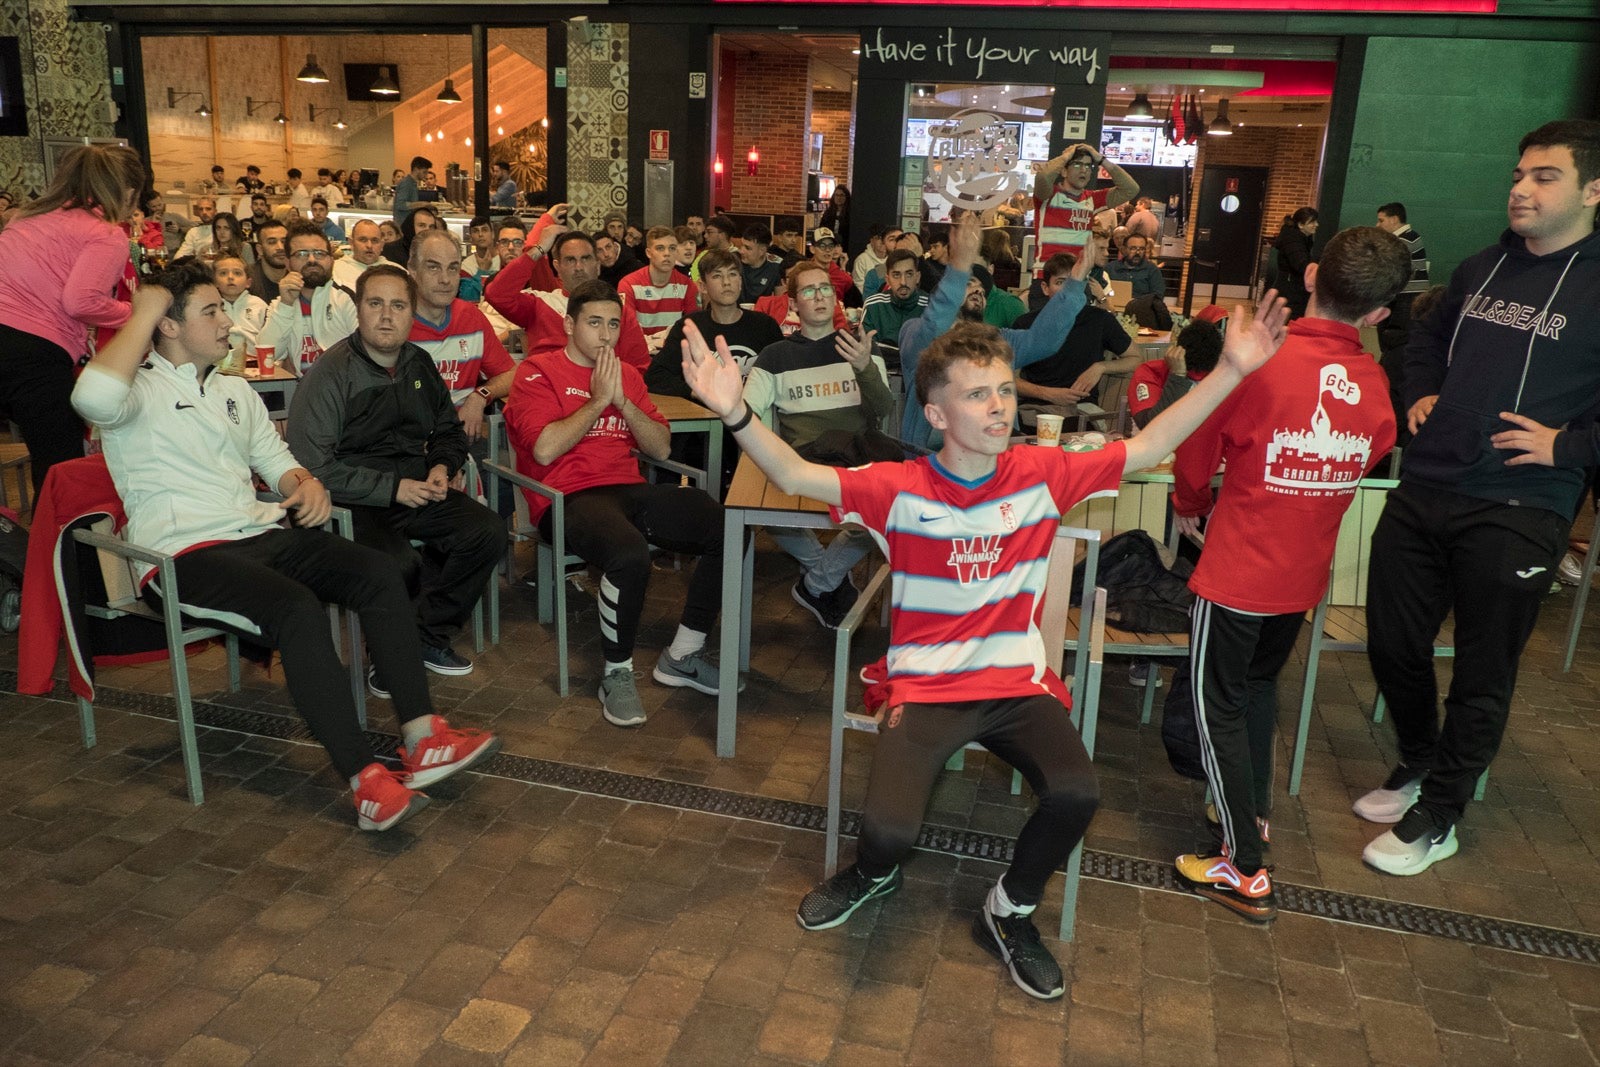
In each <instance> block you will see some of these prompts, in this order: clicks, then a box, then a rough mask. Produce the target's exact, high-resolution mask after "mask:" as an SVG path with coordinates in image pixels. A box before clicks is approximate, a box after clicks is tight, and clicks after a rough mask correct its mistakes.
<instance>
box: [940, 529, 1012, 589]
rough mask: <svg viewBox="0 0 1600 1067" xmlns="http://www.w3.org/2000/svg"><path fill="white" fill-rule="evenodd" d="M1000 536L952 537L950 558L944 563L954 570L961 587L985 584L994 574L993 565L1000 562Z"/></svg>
mask: <svg viewBox="0 0 1600 1067" xmlns="http://www.w3.org/2000/svg"><path fill="white" fill-rule="evenodd" d="M1002 551H1003V549H1001V547H1000V534H991V535H990V536H988V537H973V538H966V537H952V538H951V539H950V558H949V559H948V560H946V561H945V563H946V564H948V565H949V566H951V567H954V568H955V571H956V577H957V578H959V579H960V580H961V584H962V585H971V584H972V583H973V582H986V581H988V580H989V576H990V575H992V574H993V573H994V565H995V564H996V563H999V562H1000V553H1001V552H1002Z"/></svg>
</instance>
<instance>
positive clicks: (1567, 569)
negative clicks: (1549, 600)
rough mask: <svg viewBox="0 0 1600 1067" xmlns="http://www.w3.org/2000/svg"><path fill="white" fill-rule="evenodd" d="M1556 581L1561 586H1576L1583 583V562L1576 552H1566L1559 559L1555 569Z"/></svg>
mask: <svg viewBox="0 0 1600 1067" xmlns="http://www.w3.org/2000/svg"><path fill="white" fill-rule="evenodd" d="M1556 581H1558V582H1560V583H1561V584H1562V585H1578V584H1580V583H1581V582H1582V581H1583V560H1582V559H1580V558H1579V556H1578V554H1577V553H1576V552H1568V553H1567V554H1566V555H1565V556H1562V557H1561V563H1560V564H1559V565H1557V567H1556Z"/></svg>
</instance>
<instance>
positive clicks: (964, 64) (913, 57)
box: [861, 27, 1111, 85]
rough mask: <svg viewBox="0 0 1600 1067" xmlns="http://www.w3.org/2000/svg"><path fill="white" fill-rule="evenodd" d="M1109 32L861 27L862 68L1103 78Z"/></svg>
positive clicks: (902, 74) (958, 77) (1042, 81)
mask: <svg viewBox="0 0 1600 1067" xmlns="http://www.w3.org/2000/svg"><path fill="white" fill-rule="evenodd" d="M1110 46H1111V37H1110V35H1109V34H1076V33H1065V32H1063V33H1058V34H1057V33H1016V32H1006V31H996V30H956V29H951V28H949V27H945V28H943V29H907V28H902V27H879V28H877V29H867V30H863V31H862V33H861V73H862V74H863V75H865V76H871V75H873V74H877V75H880V76H884V77H899V78H906V79H912V80H914V79H918V78H926V79H933V78H937V79H940V80H942V81H1008V80H1009V81H1014V82H1026V83H1032V84H1035V85H1065V84H1070V83H1072V82H1081V83H1083V84H1086V85H1093V84H1096V83H1098V82H1101V81H1103V78H1102V75H1104V73H1105V68H1106V65H1107V63H1108V62H1109V61H1110V55H1109V51H1108V50H1109V48H1110Z"/></svg>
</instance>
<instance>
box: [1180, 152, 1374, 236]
mask: <svg viewBox="0 0 1600 1067" xmlns="http://www.w3.org/2000/svg"><path fill="white" fill-rule="evenodd" d="M1322 140H1323V127H1321V126H1306V127H1299V126H1246V127H1242V128H1241V127H1238V126H1235V127H1234V132H1233V136H1231V137H1202V138H1200V151H1199V154H1198V156H1197V157H1196V159H1195V167H1194V185H1193V192H1194V194H1195V195H1194V196H1192V197H1191V198H1190V203H1189V226H1188V236H1187V238H1185V241H1184V252H1185V254H1189V253H1192V252H1193V251H1194V232H1195V219H1196V217H1197V215H1198V213H1199V195H1198V194H1199V192H1200V182H1201V179H1202V178H1203V177H1204V175H1205V168H1206V164H1207V163H1208V162H1209V163H1211V164H1214V165H1216V166H1219V167H1220V166H1228V167H1266V168H1267V197H1266V202H1265V204H1264V205H1263V207H1262V212H1261V235H1262V236H1263V237H1269V238H1270V237H1276V236H1277V235H1278V229H1279V227H1281V226H1282V225H1283V217H1284V216H1285V215H1292V214H1294V212H1295V211H1297V210H1298V209H1300V208H1303V207H1307V206H1309V207H1316V206H1317V185H1318V183H1319V182H1320V180H1321V162H1322ZM1365 221H1366V220H1365V219H1364V218H1358V219H1357V220H1356V223H1360V222H1365ZM1353 224H1354V223H1353Z"/></svg>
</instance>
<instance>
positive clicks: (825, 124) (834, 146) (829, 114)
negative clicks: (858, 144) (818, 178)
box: [811, 89, 856, 185]
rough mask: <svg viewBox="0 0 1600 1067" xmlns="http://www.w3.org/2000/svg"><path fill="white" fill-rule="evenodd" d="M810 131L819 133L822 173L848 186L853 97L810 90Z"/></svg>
mask: <svg viewBox="0 0 1600 1067" xmlns="http://www.w3.org/2000/svg"><path fill="white" fill-rule="evenodd" d="M811 132H812V133H820V134H822V173H824V174H832V175H833V176H834V177H835V178H838V179H839V181H840V182H841V183H843V184H844V185H850V184H851V181H850V162H851V160H850V152H851V146H853V145H854V144H855V140H856V118H855V97H854V94H853V93H850V92H847V91H844V90H840V89H833V90H828V89H813V90H811Z"/></svg>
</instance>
